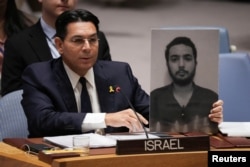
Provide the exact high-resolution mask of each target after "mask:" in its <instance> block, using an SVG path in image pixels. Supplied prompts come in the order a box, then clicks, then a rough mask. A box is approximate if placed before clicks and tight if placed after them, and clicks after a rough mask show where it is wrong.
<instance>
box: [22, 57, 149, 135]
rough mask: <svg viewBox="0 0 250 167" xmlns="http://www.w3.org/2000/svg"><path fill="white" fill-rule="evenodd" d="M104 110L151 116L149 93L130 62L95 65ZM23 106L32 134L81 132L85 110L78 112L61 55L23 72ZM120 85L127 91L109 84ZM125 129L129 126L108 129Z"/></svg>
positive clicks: (109, 62)
mask: <svg viewBox="0 0 250 167" xmlns="http://www.w3.org/2000/svg"><path fill="white" fill-rule="evenodd" d="M93 69H94V75H95V82H96V87H97V92H98V98H99V102H100V107H101V112H105V113H110V112H117V111H120V110H123V109H127V108H130V106H129V104H128V102H127V101H126V98H125V97H124V95H123V94H125V96H127V97H128V99H129V100H130V101H131V103H132V105H133V106H134V108H135V110H136V111H137V112H139V113H141V114H142V115H143V116H144V117H145V118H146V119H148V118H149V96H148V94H147V93H145V91H143V90H142V89H141V86H140V85H139V83H138V81H137V79H136V78H135V77H134V76H133V74H132V71H131V68H130V66H129V65H128V64H127V63H121V62H113V61H97V63H96V64H95V65H94V67H93ZM22 79H23V91H24V93H23V100H22V106H23V108H24V111H25V114H26V116H27V119H28V127H29V132H30V136H29V137H42V136H54V135H67V134H79V133H82V132H81V124H82V122H83V119H84V117H85V113H77V105H76V101H75V96H74V92H73V88H72V86H71V83H70V80H69V79H68V76H67V74H66V72H65V69H64V67H63V64H62V60H61V58H59V59H55V60H51V61H48V62H42V63H35V64H32V65H30V66H29V67H28V68H26V70H25V71H24V73H23V77H22ZM115 85H117V86H119V87H120V88H121V91H122V92H123V93H110V92H109V86H115ZM105 131H106V132H108V133H111V132H123V131H128V129H127V128H124V127H122V128H112V127H108V128H106V129H105Z"/></svg>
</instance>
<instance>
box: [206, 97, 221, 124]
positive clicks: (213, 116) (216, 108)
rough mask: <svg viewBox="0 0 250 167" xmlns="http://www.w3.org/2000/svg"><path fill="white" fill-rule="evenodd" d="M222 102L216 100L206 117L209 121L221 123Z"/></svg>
mask: <svg viewBox="0 0 250 167" xmlns="http://www.w3.org/2000/svg"><path fill="white" fill-rule="evenodd" d="M222 106H223V101H222V100H218V101H216V102H215V103H214V104H213V109H212V110H211V111H210V114H209V115H208V117H209V118H210V120H211V121H213V122H217V123H221V122H222V121H223V107H222Z"/></svg>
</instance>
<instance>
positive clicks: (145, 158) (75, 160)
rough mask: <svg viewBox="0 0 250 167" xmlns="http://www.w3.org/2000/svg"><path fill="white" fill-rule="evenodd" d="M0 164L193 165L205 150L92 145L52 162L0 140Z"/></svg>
mask: <svg viewBox="0 0 250 167" xmlns="http://www.w3.org/2000/svg"><path fill="white" fill-rule="evenodd" d="M29 141H32V142H34V143H41V139H29ZM211 150H215V151H217V150H220V151H221V150H223V151H225V150H234V151H237V150H248V151H250V148H240V149H239V148H233V149H215V148H211ZM0 164H1V166H8V167H17V166H18V167H41V166H42V167H80V166H81V167H82V166H84V167H93V166H95V167H101V166H102V167H105V166H108V167H110V166H119V167H129V166H133V167H140V166H143V167H145V166H157V167H158V166H159V167H161V166H162V167H165V166H166V164H167V165H168V166H181V167H193V166H204V167H206V166H207V164H208V160H207V151H194V152H175V153H154V154H133V155H116V154H115V148H104V149H103V148H101V149H91V152H90V156H86V157H72V158H61V159H55V160H54V161H53V162H52V164H47V163H45V162H42V161H40V160H38V157H37V156H34V155H29V154H26V153H25V152H23V151H21V150H20V149H17V148H15V147H13V146H10V145H8V144H6V143H3V142H0Z"/></svg>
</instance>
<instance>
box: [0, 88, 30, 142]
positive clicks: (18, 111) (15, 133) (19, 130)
mask: <svg viewBox="0 0 250 167" xmlns="http://www.w3.org/2000/svg"><path fill="white" fill-rule="evenodd" d="M22 92H23V91H22V90H18V91H14V92H11V93H8V94H6V95H5V96H3V97H1V98H0V125H1V126H0V141H2V140H3V139H4V138H22V137H24V138H26V137H27V136H28V133H29V132H28V125H27V118H26V116H25V113H24V111H23V108H22V105H21V99H22Z"/></svg>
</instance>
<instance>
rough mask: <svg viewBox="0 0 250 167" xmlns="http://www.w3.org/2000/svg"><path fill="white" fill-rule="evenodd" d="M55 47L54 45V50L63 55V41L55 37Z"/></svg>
mask: <svg viewBox="0 0 250 167" xmlns="http://www.w3.org/2000/svg"><path fill="white" fill-rule="evenodd" d="M54 40H55V45H56V49H57V51H58V52H59V53H60V54H63V41H62V39H61V38H59V37H55V38H54Z"/></svg>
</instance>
